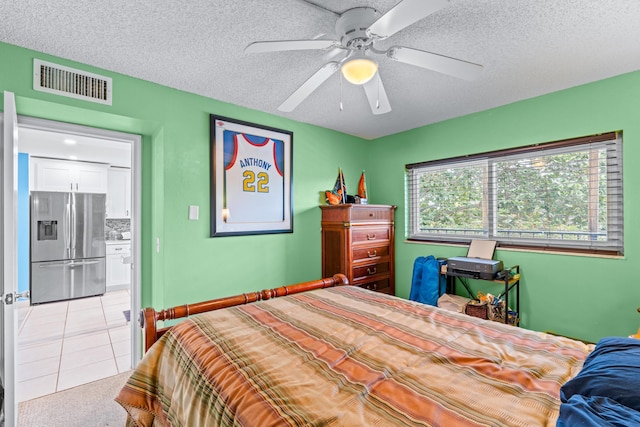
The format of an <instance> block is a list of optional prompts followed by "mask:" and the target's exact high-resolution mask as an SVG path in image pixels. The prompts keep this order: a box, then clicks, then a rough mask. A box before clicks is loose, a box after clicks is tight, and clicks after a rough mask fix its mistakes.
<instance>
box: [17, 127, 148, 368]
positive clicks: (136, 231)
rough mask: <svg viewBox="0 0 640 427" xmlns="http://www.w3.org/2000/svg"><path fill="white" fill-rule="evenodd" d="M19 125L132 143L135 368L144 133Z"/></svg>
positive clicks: (138, 355)
mask: <svg viewBox="0 0 640 427" xmlns="http://www.w3.org/2000/svg"><path fill="white" fill-rule="evenodd" d="M18 127H19V128H31V129H37V130H41V131H49V132H60V133H67V134H75V135H79V136H87V137H93V138H102V139H107V140H112V141H120V142H126V143H130V144H131V187H132V188H131V200H132V205H131V313H130V319H131V321H130V327H131V366H132V367H134V366H135V365H136V364H137V363H138V361H139V360H140V358H141V357H142V331H141V329H140V327H139V326H138V323H137V318H136V314H137V313H138V312H139V311H140V309H141V308H142V307H141V284H142V282H141V277H140V273H141V254H140V248H141V241H142V240H141V226H140V225H141V217H140V215H141V209H140V205H141V203H140V200H141V197H140V194H141V182H142V180H141V166H142V147H141V146H142V138H141V136H140V135H135V134H130V133H124V132H119V131H112V130H106V129H99V128H93V127H89V126H82V125H76V124H71V123H64V122H56V121H53V120H46V119H39V118H35V117H28V116H18Z"/></svg>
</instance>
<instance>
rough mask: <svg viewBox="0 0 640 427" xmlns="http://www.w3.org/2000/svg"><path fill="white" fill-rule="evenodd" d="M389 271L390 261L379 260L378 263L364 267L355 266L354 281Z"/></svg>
mask: <svg viewBox="0 0 640 427" xmlns="http://www.w3.org/2000/svg"><path fill="white" fill-rule="evenodd" d="M388 272H389V263H388V262H379V263H377V264H371V265H363V266H362V267H353V281H354V282H355V281H358V280H362V279H366V278H369V277H370V276H375V275H377V274H385V273H388Z"/></svg>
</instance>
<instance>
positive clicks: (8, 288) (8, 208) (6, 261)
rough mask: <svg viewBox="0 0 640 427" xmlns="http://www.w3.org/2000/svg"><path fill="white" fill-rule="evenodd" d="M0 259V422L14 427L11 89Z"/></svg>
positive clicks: (14, 198)
mask: <svg viewBox="0 0 640 427" xmlns="http://www.w3.org/2000/svg"><path fill="white" fill-rule="evenodd" d="M2 119H3V121H2V129H3V138H2V148H1V149H0V151H1V152H2V153H1V154H2V155H1V156H0V158H1V162H0V163H1V164H2V172H1V173H2V179H1V183H0V186H1V189H2V214H1V216H2V227H1V230H0V234H1V236H2V250H1V252H2V261H1V262H0V271H1V274H2V284H1V285H0V295H2V300H1V301H0V306H2V308H1V309H0V312H1V313H2V340H1V343H0V344H2V345H0V347H2V348H1V349H0V367H1V368H2V369H1V370H0V373H1V374H2V376H3V379H2V380H3V383H4V384H3V387H4V402H3V408H4V414H2V413H1V412H2V411H0V415H4V416H3V418H4V420H2V419H0V426H5V427H14V426H16V425H17V423H18V401H17V399H16V393H15V389H16V388H15V386H16V384H15V362H16V360H15V356H16V346H15V341H16V335H17V333H16V332H17V328H18V325H17V323H18V316H17V311H16V308H15V304H14V302H15V299H16V293H17V288H18V279H17V277H18V272H17V269H18V261H17V255H16V253H17V252H18V251H17V249H18V237H17V234H18V233H17V231H16V229H17V228H18V215H17V213H18V150H17V145H18V127H17V115H16V103H15V97H14V94H13V93H12V92H6V91H5V92H4V112H3V115H2ZM7 332H8V333H7Z"/></svg>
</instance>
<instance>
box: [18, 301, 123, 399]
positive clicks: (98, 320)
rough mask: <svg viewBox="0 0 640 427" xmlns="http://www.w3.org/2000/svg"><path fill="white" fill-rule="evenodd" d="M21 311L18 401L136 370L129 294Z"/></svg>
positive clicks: (32, 307) (47, 305)
mask: <svg viewBox="0 0 640 427" xmlns="http://www.w3.org/2000/svg"><path fill="white" fill-rule="evenodd" d="M18 307H19V309H18V325H19V326H18V339H17V345H18V349H17V356H16V364H17V371H16V379H17V384H16V394H17V397H18V401H19V402H22V401H25V400H30V399H34V398H36V397H40V396H44V395H46V394H50V393H55V392H57V391H62V390H65V389H68V388H71V387H75V386H78V385H81V384H86V383H88V382H91V381H95V380H99V379H102V378H106V377H109V376H113V375H116V374H118V373H120V372H124V371H127V370H129V369H131V328H130V323H129V322H128V321H127V319H126V317H125V313H124V312H125V311H126V310H129V309H130V296H129V291H128V290H120V291H113V292H108V293H106V294H104V295H103V296H99V297H91V298H83V299H77V300H71V301H63V302H56V303H49V304H42V305H35V306H29V305H28V302H27V303H22V304H21V303H20V302H19V303H18Z"/></svg>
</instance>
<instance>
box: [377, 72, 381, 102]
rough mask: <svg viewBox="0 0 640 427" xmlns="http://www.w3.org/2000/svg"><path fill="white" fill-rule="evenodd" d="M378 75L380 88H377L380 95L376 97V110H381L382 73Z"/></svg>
mask: <svg viewBox="0 0 640 427" xmlns="http://www.w3.org/2000/svg"><path fill="white" fill-rule="evenodd" d="M377 74H378V87H377V88H378V94H377V95H376V110H379V109H380V83H381V81H380V73H377Z"/></svg>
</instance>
